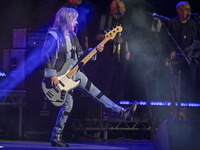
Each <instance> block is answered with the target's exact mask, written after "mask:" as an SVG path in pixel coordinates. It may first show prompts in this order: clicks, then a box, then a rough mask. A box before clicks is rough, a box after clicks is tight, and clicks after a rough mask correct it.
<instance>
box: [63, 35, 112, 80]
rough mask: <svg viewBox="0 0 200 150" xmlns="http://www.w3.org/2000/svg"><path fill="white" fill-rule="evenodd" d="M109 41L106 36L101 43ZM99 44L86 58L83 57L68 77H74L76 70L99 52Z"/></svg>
mask: <svg viewBox="0 0 200 150" xmlns="http://www.w3.org/2000/svg"><path fill="white" fill-rule="evenodd" d="M107 41H108V39H107V38H105V39H104V40H103V41H102V42H101V43H99V45H104V44H105V43H106V42H107ZM99 45H97V46H96V47H95V48H94V49H93V50H92V51H91V52H90V53H89V54H88V55H87V56H85V58H83V59H82V60H81V61H80V62H79V63H78V64H77V65H76V66H74V68H73V69H72V70H71V71H70V72H69V73H68V74H67V77H68V78H70V79H71V78H72V77H73V76H74V75H75V74H76V72H77V71H78V69H79V67H80V66H81V67H83V66H84V65H85V64H86V63H87V62H88V61H89V60H90V59H91V58H92V57H93V56H94V55H95V54H96V53H97V47H98V46H99Z"/></svg>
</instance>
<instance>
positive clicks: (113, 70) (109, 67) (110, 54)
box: [96, 0, 130, 103]
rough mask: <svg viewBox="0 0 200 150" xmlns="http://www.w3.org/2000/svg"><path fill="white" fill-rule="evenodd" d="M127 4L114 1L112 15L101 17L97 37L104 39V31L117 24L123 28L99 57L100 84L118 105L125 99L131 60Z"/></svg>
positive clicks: (111, 6) (104, 91) (119, 0)
mask: <svg viewBox="0 0 200 150" xmlns="http://www.w3.org/2000/svg"><path fill="white" fill-rule="evenodd" d="M125 11H126V8H125V4H124V2H123V1H121V0H113V1H112V2H111V4H110V14H107V15H102V16H101V23H99V24H100V31H99V33H98V35H97V36H96V39H97V40H98V41H101V40H103V39H104V30H106V29H107V28H111V27H112V26H114V25H115V24H118V25H120V26H122V27H123V32H122V33H118V34H117V35H116V37H115V39H114V40H112V41H109V42H108V43H106V44H105V51H104V53H101V54H99V55H98V60H97V61H99V66H100V69H99V70H100V81H101V82H100V83H101V89H102V91H103V93H105V94H106V95H107V96H108V97H110V98H112V99H113V100H114V102H116V103H117V100H118V99H124V89H125V79H126V70H127V63H128V61H129V59H130V52H129V48H128V42H127V39H126V36H127V32H126V28H125V27H124V25H125V18H124V13H125Z"/></svg>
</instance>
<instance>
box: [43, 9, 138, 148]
mask: <svg viewBox="0 0 200 150" xmlns="http://www.w3.org/2000/svg"><path fill="white" fill-rule="evenodd" d="M77 17H78V12H77V11H76V10H75V9H73V8H64V7H63V8H61V9H60V10H59V11H58V12H57V14H56V17H55V21H54V24H53V26H52V27H51V28H50V29H49V31H48V32H47V35H46V40H45V42H44V46H43V50H42V62H43V63H44V66H45V72H44V76H45V79H48V80H49V83H50V86H52V87H53V86H56V85H58V83H59V80H58V78H57V72H59V71H60V70H62V66H63V64H64V63H65V62H66V61H68V60H69V59H73V60H74V62H73V63H72V64H71V66H70V69H71V68H73V66H74V65H75V64H77V62H78V58H79V57H80V55H81V54H82V53H83V51H82V48H81V46H80V44H79V41H78V39H77V37H76V34H75V33H74V32H73V31H74V28H75V26H76V25H77V23H78V22H77ZM103 48H104V46H102V45H99V46H98V47H97V50H98V51H99V52H102V51H103ZM72 79H73V80H74V81H76V80H81V82H80V84H79V85H78V87H77V89H78V90H80V91H81V92H84V93H85V94H86V95H88V96H89V97H91V98H93V99H94V100H95V101H96V102H98V103H99V104H100V105H101V106H103V107H104V108H106V109H107V110H109V111H110V112H112V113H114V114H116V115H117V116H120V117H121V118H123V119H126V118H127V117H128V116H129V115H131V114H132V113H134V112H135V110H136V107H137V103H136V102H135V103H134V104H133V105H132V107H129V108H122V107H120V106H118V105H116V104H115V103H114V102H113V101H111V100H110V99H109V98H107V97H106V96H105V95H104V94H103V93H102V92H101V91H100V90H99V89H98V88H96V87H95V86H94V85H93V83H92V82H90V81H89V80H88V78H87V77H86V76H85V74H83V73H82V72H81V71H80V70H78V71H77V72H76V74H75V75H74V76H73V78H72ZM65 86H68V85H65ZM72 95H73V91H70V92H69V93H68V94H67V96H66V100H65V102H64V104H63V105H62V107H61V109H60V112H59V114H58V116H57V120H56V124H55V126H54V128H53V132H52V136H51V138H50V142H51V145H52V146H59V147H69V146H70V145H68V144H66V143H65V142H64V141H63V139H62V133H63V129H64V127H65V123H66V121H67V119H68V117H69V114H70V112H71V110H72V107H73V97H72Z"/></svg>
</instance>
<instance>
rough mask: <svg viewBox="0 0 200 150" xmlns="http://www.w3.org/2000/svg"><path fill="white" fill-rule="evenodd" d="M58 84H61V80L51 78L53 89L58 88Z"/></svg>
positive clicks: (55, 77)
mask: <svg viewBox="0 0 200 150" xmlns="http://www.w3.org/2000/svg"><path fill="white" fill-rule="evenodd" d="M58 83H59V80H58V78H57V76H52V77H51V86H52V87H53V86H56V85H58Z"/></svg>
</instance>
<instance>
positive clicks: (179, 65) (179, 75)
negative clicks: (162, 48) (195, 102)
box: [161, 20, 190, 120]
mask: <svg viewBox="0 0 200 150" xmlns="http://www.w3.org/2000/svg"><path fill="white" fill-rule="evenodd" d="M161 22H162V25H163V26H164V28H165V30H166V31H167V33H168V35H169V36H170V37H171V39H172V41H173V42H174V43H175V45H176V47H177V49H178V50H179V51H180V52H181V55H183V57H184V58H185V60H186V61H187V63H188V64H189V65H190V61H189V60H188V58H187V57H186V55H185V54H184V53H183V50H182V49H181V48H180V46H179V45H178V43H177V42H176V41H175V39H174V37H173V36H172V34H171V33H170V32H169V30H168V29H167V27H166V26H165V24H164V22H163V21H162V20H161ZM178 60H179V63H178V106H177V120H179V106H180V105H181V101H180V85H181V79H180V77H181V64H180V56H179V57H178Z"/></svg>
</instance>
